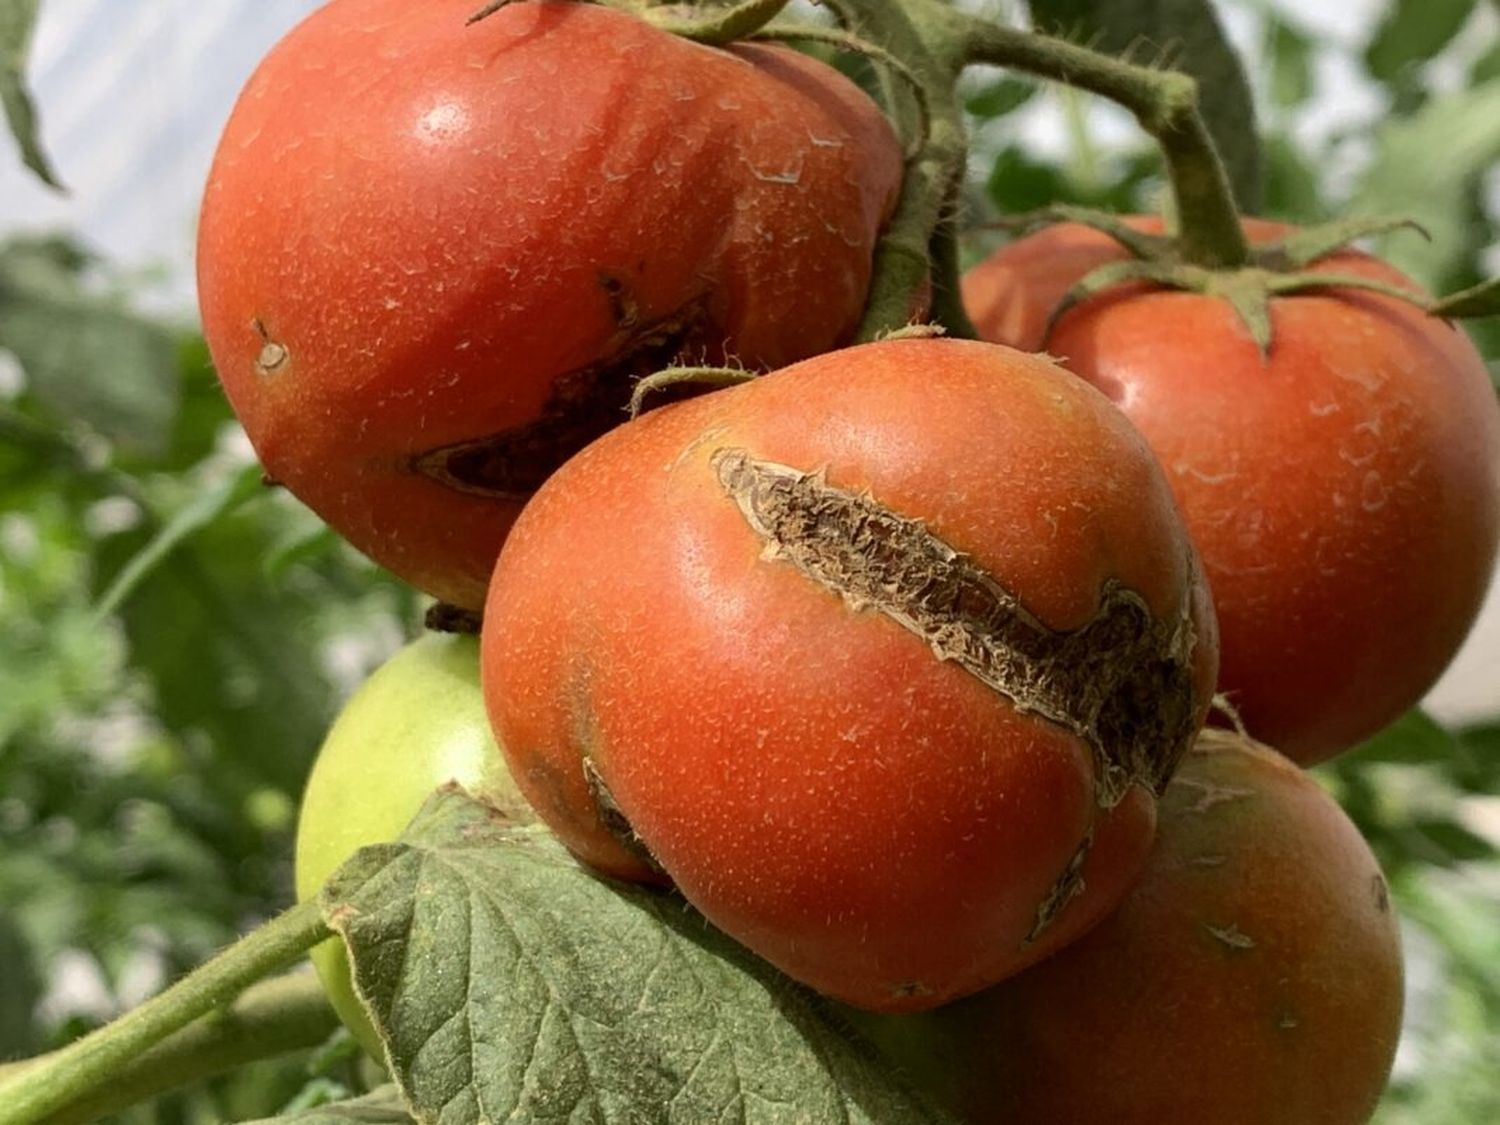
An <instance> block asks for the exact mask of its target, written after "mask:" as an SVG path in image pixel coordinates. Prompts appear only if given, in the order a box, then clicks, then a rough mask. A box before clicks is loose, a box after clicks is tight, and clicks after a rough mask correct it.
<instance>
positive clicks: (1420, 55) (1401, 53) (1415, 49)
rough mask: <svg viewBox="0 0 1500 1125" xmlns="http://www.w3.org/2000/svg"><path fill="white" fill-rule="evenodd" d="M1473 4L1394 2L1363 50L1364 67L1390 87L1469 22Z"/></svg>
mask: <svg viewBox="0 0 1500 1125" xmlns="http://www.w3.org/2000/svg"><path fill="white" fill-rule="evenodd" d="M1475 2H1476V0H1396V3H1394V4H1389V5H1388V6H1387V8H1386V14H1385V19H1384V20H1382V21H1381V24H1380V26H1379V27H1378V28H1376V29H1375V35H1374V37H1373V38H1372V39H1371V40H1370V44H1369V46H1367V47H1366V48H1365V66H1366V67H1368V68H1369V71H1370V73H1371V74H1372V75H1374V76H1375V77H1376V78H1378V79H1380V81H1382V82H1386V83H1390V82H1393V81H1396V80H1397V79H1399V78H1400V77H1401V72H1402V71H1404V70H1405V69H1406V68H1407V67H1409V66H1412V65H1414V64H1417V63H1421V62H1425V61H1426V60H1428V59H1430V58H1432V56H1434V55H1436V54H1437V53H1438V52H1439V51H1441V50H1442V49H1443V48H1444V47H1446V46H1447V45H1448V43H1449V41H1450V40H1452V38H1453V37H1454V36H1455V35H1457V34H1458V32H1459V30H1460V29H1461V28H1462V27H1463V25H1464V24H1465V23H1467V22H1468V19H1469V16H1470V15H1471V14H1472V13H1473V11H1474V5H1475Z"/></svg>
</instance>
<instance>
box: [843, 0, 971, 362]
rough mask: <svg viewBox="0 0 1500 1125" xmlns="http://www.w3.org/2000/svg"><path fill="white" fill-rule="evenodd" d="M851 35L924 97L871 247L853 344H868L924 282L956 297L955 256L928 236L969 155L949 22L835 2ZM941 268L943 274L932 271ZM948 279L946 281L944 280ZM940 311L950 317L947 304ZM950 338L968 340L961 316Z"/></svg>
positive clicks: (911, 4) (901, 315) (888, 3)
mask: <svg viewBox="0 0 1500 1125" xmlns="http://www.w3.org/2000/svg"><path fill="white" fill-rule="evenodd" d="M835 7H836V11H837V12H838V13H839V15H840V17H841V18H842V19H843V20H844V21H845V22H846V23H847V24H848V25H849V29H850V31H851V32H852V33H853V34H855V35H857V36H858V37H859V38H860V39H862V40H866V41H869V42H873V43H876V44H878V45H880V46H881V47H883V48H884V49H885V50H886V51H888V52H889V53H890V54H892V55H894V56H895V57H896V58H898V59H900V60H901V62H902V63H903V64H904V65H905V67H906V69H907V71H909V72H910V73H911V74H912V75H914V76H915V78H916V81H917V82H918V83H919V84H920V85H921V87H922V89H923V91H924V92H925V99H924V100H925V102H926V108H927V118H928V128H927V131H926V137H925V140H924V142H923V144H922V145H921V147H920V148H919V149H918V151H917V152H916V153H915V155H913V156H912V158H911V159H910V160H909V161H908V163H907V170H906V177H905V180H904V181H903V183H902V185H901V197H900V199H899V200H898V201H897V204H896V212H895V214H894V215H893V216H892V217H891V221H890V223H889V225H888V226H887V227H886V231H885V234H884V235H883V236H882V237H881V239H880V241H879V243H877V245H876V247H875V265H874V273H873V277H872V279H871V283H870V296H869V300H868V301H867V302H866V304H865V312H864V317H863V319H862V320H861V321H860V325H859V331H858V338H859V339H860V340H873V339H876V338H877V337H879V336H880V335H882V334H883V333H886V332H889V331H891V330H892V329H895V328H899V327H901V326H902V325H903V324H906V323H907V322H908V321H909V320H910V319H911V318H912V316H913V314H914V312H915V311H916V310H917V309H918V308H919V307H920V304H921V296H922V294H923V292H924V290H925V288H926V286H927V285H928V284H929V283H930V284H931V285H932V286H933V290H934V292H941V293H944V294H948V293H954V292H957V289H958V273H957V266H956V261H957V255H956V254H954V255H952V258H951V260H949V257H948V256H947V255H940V256H939V257H940V258H941V259H942V260H941V262H940V263H935V262H934V260H933V257H932V255H931V249H932V246H933V241H934V236H935V234H936V233H937V231H938V230H939V228H940V227H942V226H943V225H944V224H947V223H951V222H952V221H953V214H952V206H951V203H952V190H953V185H954V184H955V183H956V182H958V178H959V177H960V176H961V175H962V174H963V170H964V161H965V159H966V157H967V154H968V141H967V137H966V135H965V132H964V122H963V112H962V110H961V108H960V106H959V103H958V98H957V97H956V95H955V91H954V85H955V83H956V81H957V78H958V71H959V66H960V64H959V62H958V60H957V59H956V58H955V57H954V55H953V52H952V51H951V49H950V48H951V44H952V42H953V38H952V35H951V28H952V21H951V14H952V13H951V12H950V10H949V9H948V7H947V6H946V5H944V4H942V3H939V2H938V0H841V2H840V3H838V4H837V5H836V6H835ZM938 264H941V265H942V266H943V268H944V270H945V275H944V276H936V275H934V273H933V270H934V266H935V265H938ZM947 274H951V276H947ZM944 309H945V310H946V311H947V312H949V313H953V312H954V311H955V310H954V308H953V307H952V302H949V303H947V304H946V305H945V306H944ZM943 323H944V325H945V327H947V328H948V329H949V331H950V332H951V333H952V334H953V335H955V336H973V335H974V330H973V326H972V325H970V324H969V323H968V318H967V317H965V316H962V315H958V316H955V317H954V319H953V320H952V322H949V321H948V320H946V319H945V320H944V321H943Z"/></svg>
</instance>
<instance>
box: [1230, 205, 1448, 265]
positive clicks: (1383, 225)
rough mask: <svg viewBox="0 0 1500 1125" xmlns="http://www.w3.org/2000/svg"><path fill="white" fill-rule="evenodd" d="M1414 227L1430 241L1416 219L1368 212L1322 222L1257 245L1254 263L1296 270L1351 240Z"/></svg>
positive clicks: (1428, 235) (1338, 248) (1430, 238)
mask: <svg viewBox="0 0 1500 1125" xmlns="http://www.w3.org/2000/svg"><path fill="white" fill-rule="evenodd" d="M1402 229H1406V230H1414V231H1416V232H1417V233H1418V234H1420V235H1421V236H1422V237H1423V238H1425V239H1427V240H1428V241H1429V242H1430V241H1431V240H1432V235H1431V234H1429V233H1428V232H1427V228H1426V227H1424V226H1423V225H1422V224H1421V223H1419V222H1417V221H1416V220H1415V219H1404V218H1391V217H1388V216H1387V217H1375V216H1369V217H1365V218H1359V219H1341V220H1339V221H1338V222H1334V223H1319V224H1318V225H1317V226H1313V227H1304V228H1303V229H1301V230H1299V231H1295V232H1294V233H1292V234H1289V235H1287V236H1286V237H1285V238H1281V239H1277V240H1276V241H1275V242H1270V243H1266V244H1265V245H1263V246H1258V247H1256V248H1255V251H1254V256H1255V263H1256V265H1258V266H1262V267H1263V268H1265V269H1270V270H1294V269H1301V268H1302V267H1303V266H1306V265H1309V264H1310V263H1312V262H1316V261H1317V260H1318V259H1319V258H1322V257H1326V256H1327V255H1329V254H1332V253H1333V252H1334V251H1335V250H1342V249H1343V248H1344V247H1345V246H1348V245H1349V243H1351V242H1353V241H1355V240H1356V239H1360V238H1368V237H1369V236H1371V235H1374V234H1389V233H1390V232H1391V231H1393V230H1402Z"/></svg>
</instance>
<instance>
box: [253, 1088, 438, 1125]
mask: <svg viewBox="0 0 1500 1125" xmlns="http://www.w3.org/2000/svg"><path fill="white" fill-rule="evenodd" d="M414 1120H415V1118H413V1117H412V1115H411V1114H410V1113H408V1112H407V1111H406V1106H405V1103H404V1102H402V1100H401V1094H400V1092H399V1091H397V1089H396V1087H394V1086H382V1087H380V1088H379V1089H378V1090H374V1091H372V1092H370V1093H368V1094H366V1095H365V1096H364V1097H362V1098H353V1099H351V1100H350V1101H345V1102H334V1103H333V1104H331V1105H320V1106H318V1107H316V1108H314V1109H304V1110H301V1111H296V1110H294V1111H292V1112H290V1113H282V1114H278V1115H277V1116H275V1117H263V1118H260V1119H258V1120H256V1121H251V1122H247V1123H246V1125H412V1123H413V1121H414Z"/></svg>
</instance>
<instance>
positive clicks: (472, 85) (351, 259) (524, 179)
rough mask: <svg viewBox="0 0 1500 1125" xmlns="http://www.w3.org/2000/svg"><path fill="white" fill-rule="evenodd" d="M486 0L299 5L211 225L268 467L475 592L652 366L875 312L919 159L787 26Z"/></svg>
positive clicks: (235, 362) (241, 395)
mask: <svg viewBox="0 0 1500 1125" xmlns="http://www.w3.org/2000/svg"><path fill="white" fill-rule="evenodd" d="M474 7H475V4H474V0H426V2H423V3H414V2H412V0H333V2H332V3H329V4H328V5H326V6H325V7H323V8H321V9H319V10H318V11H316V12H314V13H313V14H312V15H311V16H310V17H309V18H308V19H307V20H306V21H305V22H304V23H302V24H301V25H300V26H299V27H297V28H296V29H295V30H294V31H292V32H291V33H290V34H289V35H288V36H287V37H286V38H285V39H284V40H282V41H281V43H280V44H278V45H277V46H276V47H275V48H274V49H273V50H272V51H271V53H270V54H269V55H268V56H267V57H266V59H265V61H264V62H263V63H262V64H261V66H260V68H259V70H257V71H256V73H255V75H254V76H253V77H252V78H251V80H250V82H249V84H248V85H247V86H246V87H245V90H244V92H243V93H242V94H241V95H240V99H239V102H238V104H237V105H236V106H235V110H234V113H233V116H232V117H231V118H230V120H229V123H228V125H227V126H226V128H225V131H224V135H223V138H222V140H221V141H220V144H219V149H218V153H217V156H216V157H215V160H214V165H213V169H212V171H211V173H210V176H209V183H208V189H207V193H206V195H205V197H204V202H203V213H202V221H201V228H200V234H199V247H198V250H199V254H198V270H199V276H198V280H199V291H200V299H201V302H202V311H203V321H204V329H205V332H206V334H207V337H208V341H209V345H210V347H211V349H212V352H213V357H214V362H215V364H216V366H217V367H218V369H219V373H220V375H221V377H222V379H223V382H224V386H225V389H226V390H227V392H228V394H229V397H230V400H231V402H232V403H233V405H234V408H235V410H236V412H237V413H238V414H239V416H240V419H241V421H242V422H243V423H244V426H245V429H246V431H247V432H248V434H249V435H250V439H251V441H252V442H253V443H254V445H255V448H256V451H257V453H258V454H259V455H260V458H261V460H262V461H263V462H264V463H265V466H266V468H267V470H268V472H269V473H270V475H271V476H272V477H274V478H275V479H277V480H279V481H280V482H282V483H283V484H285V485H287V486H288V487H289V488H290V489H291V490H292V491H293V492H295V493H296V494H297V495H298V496H299V497H300V498H302V499H303V500H304V501H306V502H307V503H308V504H309V505H311V506H312V507H313V508H314V509H315V510H316V511H317V512H318V513H319V514H320V515H322V516H323V517H324V518H325V519H326V520H328V522H329V523H330V524H332V525H333V526H334V527H335V528H336V529H338V530H339V531H340V532H341V533H342V534H343V535H345V536H346V537H347V538H348V539H349V540H350V541H352V542H353V543H354V544H355V545H356V546H357V547H359V548H360V549H361V550H363V551H365V552H366V553H368V554H369V555H370V556H371V557H373V558H375V559H376V560H377V561H379V562H381V563H382V564H384V565H385V566H387V567H389V568H390V569H391V570H393V571H395V572H396V573H398V574H400V575H401V576H403V577H405V578H406V579H408V580H409V581H411V582H413V583H414V584H416V585H418V586H420V587H422V588H423V589H425V590H427V591H429V592H430V593H433V594H435V595H437V596H438V597H440V598H442V599H444V600H446V601H449V602H452V603H454V604H457V605H460V606H465V607H468V608H478V606H479V605H481V604H482V602H483V595H484V588H485V584H486V582H487V580H488V578H489V573H490V570H491V569H492V568H493V565H494V561H495V556H496V554H497V553H498V551H499V546H500V543H501V541H502V540H503V538H504V536H505V534H506V532H507V530H508V528H509V526H510V523H511V521H512V520H513V519H514V517H515V515H516V513H517V512H518V511H519V510H520V507H521V504H522V503H523V502H524V500H525V498H526V497H527V496H528V495H529V494H530V493H531V492H532V491H533V490H534V489H535V488H536V486H537V485H538V484H540V483H541V481H542V480H543V479H544V478H545V477H546V476H547V474H548V473H549V472H551V470H552V469H553V468H555V467H556V466H557V465H558V464H560V463H561V462H562V460H564V459H565V458H566V457H567V456H569V455H571V454H572V453H573V452H575V451H576V450H577V449H579V448H581V447H582V446H583V445H584V444H585V443H586V442H587V441H588V440H590V439H591V438H592V437H594V436H596V435H597V434H598V433H600V432H602V431H603V430H604V429H606V428H607V427H609V426H611V425H614V424H615V423H617V422H619V421H621V420H622V419H623V417H624V415H623V413H622V408H623V406H624V403H625V401H626V399H627V398H628V395H629V391H630V387H631V383H632V381H633V380H634V379H635V378H637V377H639V376H640V375H642V374H644V373H647V372H650V371H654V370H657V369H659V368H662V367H665V366H667V365H668V363H669V362H670V361H672V360H675V359H684V360H689V361H692V362H708V363H721V362H726V361H733V362H739V363H742V364H744V365H745V366H747V367H750V368H770V367H776V366H780V365H782V364H786V363H789V362H792V361H794V360H797V359H801V358H803V357H805V356H808V355H811V354H814V353H817V352H820V351H824V350H827V349H828V348H830V347H833V346H835V345H837V344H838V343H840V342H841V341H843V340H845V339H847V338H848V337H849V336H850V335H851V334H852V331H853V329H854V326H855V324H856V321H857V319H858V317H859V314H860V311H861V308H862V306H863V303H864V299H865V293H866V290H867V288H868V283H869V273H870V265H871V257H872V252H873V246H874V242H875V239H876V235H877V232H878V229H879V228H880V226H881V224H882V223H883V221H884V219H885V217H886V215H887V214H888V212H889V210H890V208H891V207H892V206H893V204H894V199H895V195H896V193H897V191H898V189H899V186H900V180H901V170H902V156H901V151H900V147H899V145H898V142H897V140H896V138H895V136H894V134H893V133H892V131H891V129H890V127H889V125H888V124H887V122H886V121H885V119H884V118H883V117H882V116H881V114H880V111H879V109H878V107H876V106H875V105H874V103H873V102H871V101H870V100H869V99H868V98H867V97H865V95H864V94H862V93H861V92H860V91H859V90H858V89H857V88H856V87H854V86H853V85H852V84H851V83H849V82H848V81H846V80H845V79H844V78H843V77H842V76H841V75H839V74H838V73H837V72H836V71H835V70H833V69H832V68H830V67H827V66H825V65H823V64H822V63H820V62H817V61H816V60H813V59H810V58H808V57H806V56H804V55H800V54H797V53H795V52H793V51H791V50H788V49H784V48H780V47H774V46H758V45H747V46H739V47H735V48H733V49H731V50H717V49H711V48H707V47H702V46H699V45H696V44H693V43H690V42H687V41H685V40H683V39H679V38H676V37H674V36H672V35H669V34H667V33H665V32H662V31H658V30H656V29H654V28H652V27H650V26H649V25H648V24H646V23H644V22H643V21H641V20H639V19H637V18H635V17H634V16H631V15H627V14H624V13H622V12H619V11H614V10H610V9H607V8H601V7H597V6H593V5H588V4H577V3H556V2H545V0H539V2H536V3H526V4H516V5H513V6H511V7H508V8H505V9H503V10H501V11H499V12H497V13H496V14H495V15H493V16H491V17H489V18H488V19H485V20H483V21H481V22H480V23H478V24H476V25H474V26H472V27H465V26H464V19H465V17H466V16H467V15H468V14H469V13H470V12H471V11H472V10H473V8H474Z"/></svg>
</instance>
